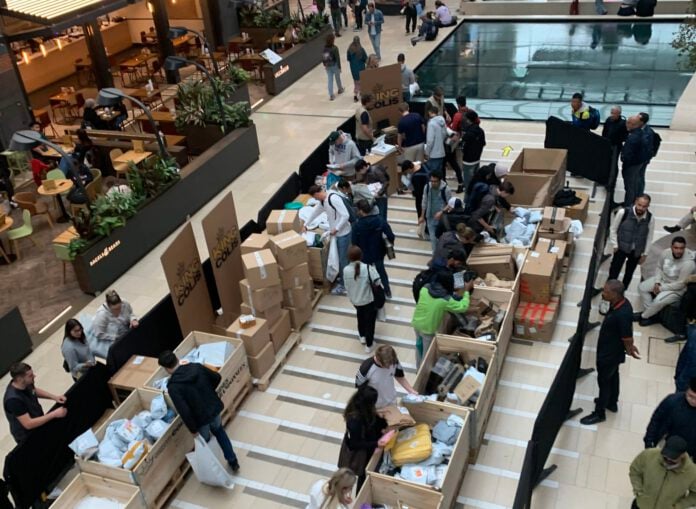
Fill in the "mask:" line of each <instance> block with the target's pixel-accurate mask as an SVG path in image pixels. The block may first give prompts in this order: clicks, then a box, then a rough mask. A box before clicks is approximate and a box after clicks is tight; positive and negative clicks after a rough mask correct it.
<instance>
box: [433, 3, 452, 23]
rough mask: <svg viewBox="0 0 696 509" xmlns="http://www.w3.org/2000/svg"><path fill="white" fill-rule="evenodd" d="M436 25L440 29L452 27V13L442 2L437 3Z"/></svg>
mask: <svg viewBox="0 0 696 509" xmlns="http://www.w3.org/2000/svg"><path fill="white" fill-rule="evenodd" d="M435 17H436V19H435V24H436V25H437V26H438V27H448V26H450V25H452V21H453V20H452V13H450V10H449V7H447V6H446V5H445V4H444V3H442V2H441V1H440V0H436V1H435Z"/></svg>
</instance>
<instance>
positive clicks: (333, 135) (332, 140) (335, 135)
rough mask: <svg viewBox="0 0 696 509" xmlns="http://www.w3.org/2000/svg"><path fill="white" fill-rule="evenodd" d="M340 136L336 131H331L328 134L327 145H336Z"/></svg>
mask: <svg viewBox="0 0 696 509" xmlns="http://www.w3.org/2000/svg"><path fill="white" fill-rule="evenodd" d="M340 136H341V133H339V132H338V131H331V134H329V143H336V140H337V139H338V138H339V137H340Z"/></svg>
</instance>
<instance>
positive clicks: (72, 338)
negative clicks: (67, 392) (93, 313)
mask: <svg viewBox="0 0 696 509" xmlns="http://www.w3.org/2000/svg"><path fill="white" fill-rule="evenodd" d="M60 351H61V353H62V354H63V359H65V364H64V367H65V366H67V368H68V369H67V371H69V372H70V375H71V376H72V378H73V380H75V381H77V379H78V378H80V377H81V376H82V375H84V374H85V373H86V372H87V371H88V370H89V368H91V367H92V366H94V365H95V364H96V360H95V358H94V353H92V350H90V348H89V345H88V344H87V338H86V337H85V329H84V327H82V324H81V323H80V322H78V321H77V320H75V319H74V318H71V319H70V320H68V321H67V322H65V335H64V336H63V343H62V345H61V347H60Z"/></svg>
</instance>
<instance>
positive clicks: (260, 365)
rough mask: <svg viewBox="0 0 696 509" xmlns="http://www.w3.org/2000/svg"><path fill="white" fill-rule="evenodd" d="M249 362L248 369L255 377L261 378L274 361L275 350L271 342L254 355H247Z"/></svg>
mask: <svg viewBox="0 0 696 509" xmlns="http://www.w3.org/2000/svg"><path fill="white" fill-rule="evenodd" d="M247 361H248V362H249V371H251V375H252V376H254V377H256V378H261V377H262V376H263V375H265V374H266V372H267V371H268V370H269V369H271V366H273V363H274V362H275V352H274V351H273V343H271V342H270V341H269V343H268V344H267V345H266V346H265V347H264V348H263V350H261V351H260V352H259V354H258V355H255V356H253V357H252V356H247Z"/></svg>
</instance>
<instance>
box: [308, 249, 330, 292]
mask: <svg viewBox="0 0 696 509" xmlns="http://www.w3.org/2000/svg"><path fill="white" fill-rule="evenodd" d="M308 258H309V275H310V276H312V279H313V280H314V281H315V282H317V283H323V282H324V279H326V278H325V276H324V274H326V261H327V260H328V258H329V244H328V243H326V244H324V247H310V248H309V249H308Z"/></svg>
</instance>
